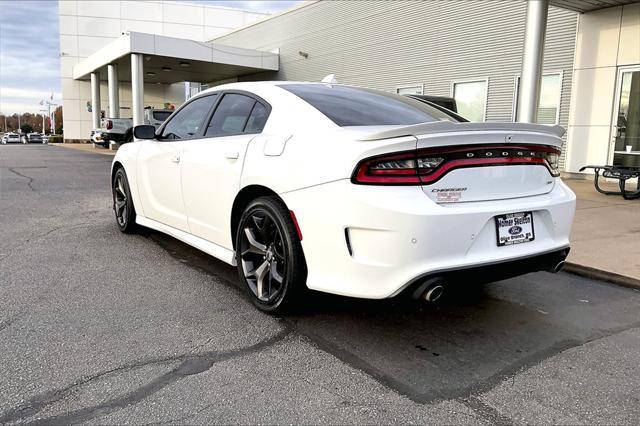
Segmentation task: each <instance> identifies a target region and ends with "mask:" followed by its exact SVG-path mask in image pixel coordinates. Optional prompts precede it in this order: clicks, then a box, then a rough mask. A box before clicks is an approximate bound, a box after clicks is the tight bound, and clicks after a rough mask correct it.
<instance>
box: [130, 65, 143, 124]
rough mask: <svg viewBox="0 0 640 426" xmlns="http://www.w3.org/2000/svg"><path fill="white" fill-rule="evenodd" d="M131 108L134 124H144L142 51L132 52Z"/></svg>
mask: <svg viewBox="0 0 640 426" xmlns="http://www.w3.org/2000/svg"><path fill="white" fill-rule="evenodd" d="M131 109H132V110H133V125H134V126H139V125H141V124H144V64H143V58H142V55H141V54H140V53H132V54H131Z"/></svg>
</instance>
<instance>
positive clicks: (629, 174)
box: [579, 166, 640, 200]
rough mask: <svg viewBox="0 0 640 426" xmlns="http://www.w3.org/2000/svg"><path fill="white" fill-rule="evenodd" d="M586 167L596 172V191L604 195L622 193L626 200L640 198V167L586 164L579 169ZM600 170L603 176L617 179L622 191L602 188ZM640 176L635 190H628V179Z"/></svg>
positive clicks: (594, 181)
mask: <svg viewBox="0 0 640 426" xmlns="http://www.w3.org/2000/svg"><path fill="white" fill-rule="evenodd" d="M586 169H593V170H594V172H595V175H594V179H593V184H594V185H595V187H596V191H598V192H599V193H601V194H604V195H622V197H623V198H624V199H625V200H632V199H635V198H640V167H625V166H584V167H581V168H580V170H579V171H583V170H586ZM600 172H602V177H605V178H610V179H617V180H618V186H619V187H620V191H605V190H604V189H602V188H600V185H599V183H598V179H599V178H600ZM633 178H638V186H637V188H636V190H635V191H628V190H627V189H626V183H627V180H628V179H633Z"/></svg>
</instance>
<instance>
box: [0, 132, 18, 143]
mask: <svg viewBox="0 0 640 426" xmlns="http://www.w3.org/2000/svg"><path fill="white" fill-rule="evenodd" d="M21 142H22V138H21V137H20V135H19V134H17V133H13V132H10V133H7V134H5V135H4V138H3V139H2V143H4V144H7V143H21Z"/></svg>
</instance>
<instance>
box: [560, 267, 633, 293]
mask: <svg viewBox="0 0 640 426" xmlns="http://www.w3.org/2000/svg"><path fill="white" fill-rule="evenodd" d="M563 271H564V272H567V273H569V274H573V275H578V276H581V277H585V278H590V279H593V280H600V281H604V282H607V283H611V284H615V285H619V286H621V287H627V288H632V289H635V290H640V280H638V279H635V278H631V277H627V276H624V275H620V274H616V273H614V272H608V271H603V270H601V269H596V268H592V267H590V266H584V265H578V264H577V263H570V262H567V263H565V265H564V269H563Z"/></svg>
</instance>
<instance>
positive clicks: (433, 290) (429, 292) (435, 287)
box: [422, 283, 444, 303]
mask: <svg viewBox="0 0 640 426" xmlns="http://www.w3.org/2000/svg"><path fill="white" fill-rule="evenodd" d="M443 294H444V286H443V285H442V284H440V283H435V284H432V285H431V286H430V287H428V288H427V289H426V290H425V292H424V293H423V294H422V299H423V300H424V301H425V302H428V303H434V302H435V301H437V300H438V299H440V298H441V297H442V295H443Z"/></svg>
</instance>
